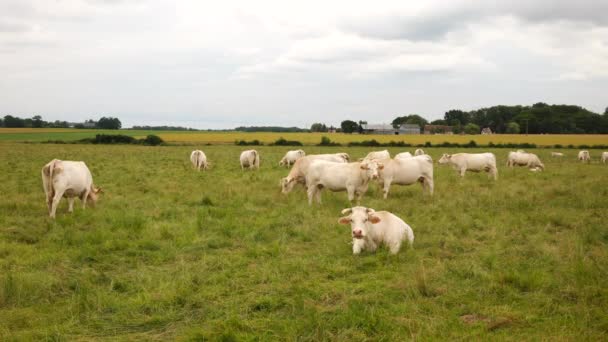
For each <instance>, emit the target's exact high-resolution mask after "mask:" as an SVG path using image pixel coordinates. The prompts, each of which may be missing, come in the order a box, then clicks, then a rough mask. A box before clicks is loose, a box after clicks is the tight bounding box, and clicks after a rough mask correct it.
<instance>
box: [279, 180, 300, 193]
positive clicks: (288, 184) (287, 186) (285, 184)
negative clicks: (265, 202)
mask: <svg viewBox="0 0 608 342" xmlns="http://www.w3.org/2000/svg"><path fill="white" fill-rule="evenodd" d="M296 183H297V180H296V179H295V178H292V177H285V178H282V179H281V182H280V184H281V192H282V193H284V194H288V193H290V192H291V190H293V187H294V186H295V185H296Z"/></svg>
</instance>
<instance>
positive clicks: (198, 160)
mask: <svg viewBox="0 0 608 342" xmlns="http://www.w3.org/2000/svg"><path fill="white" fill-rule="evenodd" d="M190 161H191V162H192V165H193V166H194V167H195V168H196V169H197V170H198V171H200V170H201V168H202V169H203V170H207V169H208V167H209V165H208V164H207V156H206V155H205V152H203V151H201V150H194V151H192V153H191V154H190Z"/></svg>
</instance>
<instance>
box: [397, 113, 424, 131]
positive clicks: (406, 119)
mask: <svg viewBox="0 0 608 342" xmlns="http://www.w3.org/2000/svg"><path fill="white" fill-rule="evenodd" d="M428 123H429V122H428V121H427V120H426V119H425V118H423V117H422V116H420V115H418V114H411V115H405V116H399V117H396V118H395V119H394V120H393V122H391V124H392V125H393V128H399V126H401V125H403V124H409V125H418V126H420V129H421V130H422V129H424V125H427V124H428Z"/></svg>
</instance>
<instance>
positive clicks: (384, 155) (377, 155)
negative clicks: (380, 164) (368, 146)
mask: <svg viewBox="0 0 608 342" xmlns="http://www.w3.org/2000/svg"><path fill="white" fill-rule="evenodd" d="M390 157H391V154H390V153H388V151H387V150H384V151H374V152H370V153H368V154H367V156H365V158H363V160H370V159H389V158H390Z"/></svg>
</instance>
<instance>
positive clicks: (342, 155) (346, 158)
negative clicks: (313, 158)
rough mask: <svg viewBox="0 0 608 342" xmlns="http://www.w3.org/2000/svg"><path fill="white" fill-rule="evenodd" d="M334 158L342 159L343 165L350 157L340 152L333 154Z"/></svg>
mask: <svg viewBox="0 0 608 342" xmlns="http://www.w3.org/2000/svg"><path fill="white" fill-rule="evenodd" d="M334 154H335V155H336V156H339V157H341V158H342V159H344V162H345V163H348V162H349V161H350V156H349V155H348V153H344V152H340V153H334Z"/></svg>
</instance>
